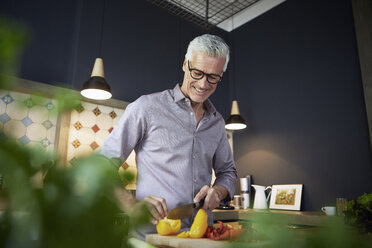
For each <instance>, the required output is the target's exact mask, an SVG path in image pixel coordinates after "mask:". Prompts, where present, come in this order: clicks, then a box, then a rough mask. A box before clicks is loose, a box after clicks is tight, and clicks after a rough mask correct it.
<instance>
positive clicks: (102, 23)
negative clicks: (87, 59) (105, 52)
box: [98, 0, 106, 58]
mask: <svg viewBox="0 0 372 248" xmlns="http://www.w3.org/2000/svg"><path fill="white" fill-rule="evenodd" d="M102 9H103V11H102V22H101V37H100V40H99V51H98V55H99V57H100V58H102V40H103V25H104V23H105V12H106V0H103V8H102Z"/></svg>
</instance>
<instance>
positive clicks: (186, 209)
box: [167, 198, 205, 219]
mask: <svg viewBox="0 0 372 248" xmlns="http://www.w3.org/2000/svg"><path fill="white" fill-rule="evenodd" d="M204 199H205V198H204ZM204 199H202V200H201V201H200V202H194V203H190V204H186V205H181V206H178V207H176V208H173V209H172V210H171V211H170V212H169V213H168V215H167V218H168V219H184V218H188V217H191V216H192V213H193V211H194V209H199V208H201V207H203V204H204Z"/></svg>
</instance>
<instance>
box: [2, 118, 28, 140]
mask: <svg viewBox="0 0 372 248" xmlns="http://www.w3.org/2000/svg"><path fill="white" fill-rule="evenodd" d="M4 133H5V134H7V135H9V136H10V137H12V138H14V139H19V138H21V137H22V136H24V135H26V127H25V125H24V124H23V123H22V121H19V120H9V121H7V122H6V123H5V124H4Z"/></svg>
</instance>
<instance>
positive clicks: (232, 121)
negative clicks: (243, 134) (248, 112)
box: [225, 100, 247, 130]
mask: <svg viewBox="0 0 372 248" xmlns="http://www.w3.org/2000/svg"><path fill="white" fill-rule="evenodd" d="M246 127H247V124H245V121H244V119H243V117H242V116H241V115H240V111H239V106H238V101H236V100H234V101H232V106H231V115H230V117H229V118H228V119H227V120H226V124H225V128H226V129H228V130H241V129H244V128H246Z"/></svg>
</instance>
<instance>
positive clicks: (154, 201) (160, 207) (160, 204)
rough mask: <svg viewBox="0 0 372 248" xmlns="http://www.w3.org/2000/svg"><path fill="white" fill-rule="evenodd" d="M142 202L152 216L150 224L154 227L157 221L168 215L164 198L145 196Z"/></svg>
mask: <svg viewBox="0 0 372 248" xmlns="http://www.w3.org/2000/svg"><path fill="white" fill-rule="evenodd" d="M142 201H144V202H146V203H147V204H148V206H149V210H150V212H151V215H152V218H153V219H152V220H151V223H152V224H154V225H156V224H157V223H158V221H159V220H161V219H164V217H165V216H167V215H168V207H167V203H166V202H165V199H164V198H161V197H157V196H153V195H150V196H147V197H145V198H144V199H143V200H142Z"/></svg>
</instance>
